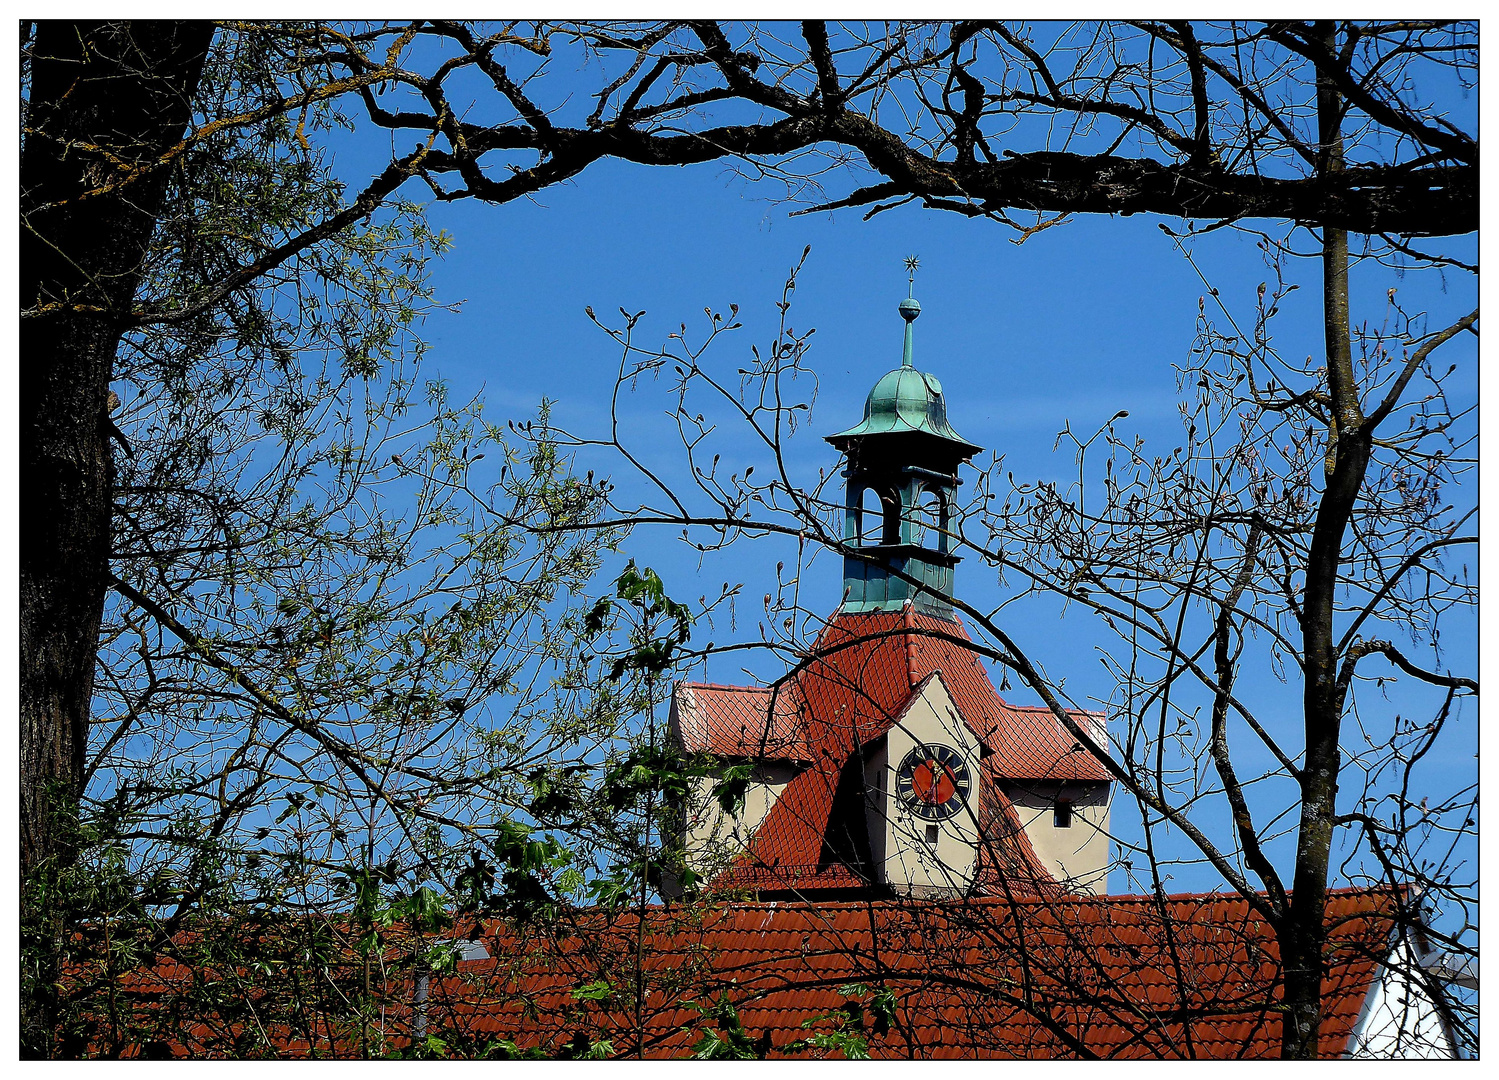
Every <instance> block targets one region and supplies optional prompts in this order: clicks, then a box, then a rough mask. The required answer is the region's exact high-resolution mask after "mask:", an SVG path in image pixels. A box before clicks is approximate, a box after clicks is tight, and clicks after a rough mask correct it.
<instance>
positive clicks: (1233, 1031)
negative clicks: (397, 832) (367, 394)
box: [121, 889, 1397, 1058]
mask: <svg viewBox="0 0 1499 1080" xmlns="http://www.w3.org/2000/svg"><path fill="white" fill-rule="evenodd" d="M1396 903H1397V894H1396V893H1395V892H1394V891H1392V890H1388V889H1366V890H1353V889H1348V890H1334V891H1333V892H1332V893H1330V894H1329V898H1328V906H1327V916H1326V918H1327V927H1328V931H1329V946H1328V954H1327V975H1326V978H1325V979H1324V982H1323V1007H1324V1016H1325V1020H1324V1024H1323V1031H1322V1040H1321V1053H1322V1055H1323V1056H1324V1057H1335V1056H1338V1055H1340V1054H1342V1053H1343V1052H1344V1050H1345V1049H1346V1048H1347V1044H1348V1039H1349V1035H1350V1032H1351V1031H1352V1030H1353V1026H1354V1024H1355V1021H1356V1019H1357V1017H1358V1016H1359V1013H1360V1010H1361V1007H1362V1005H1363V1002H1364V998H1365V995H1366V993H1367V992H1368V990H1369V987H1370V983H1371V981H1372V979H1373V978H1374V976H1375V974H1376V972H1377V969H1378V964H1379V961H1380V959H1381V957H1382V956H1383V955H1384V952H1385V949H1386V947H1387V944H1388V942H1389V940H1390V934H1391V929H1392V925H1393V918H1394V909H1395V906H1396ZM1163 906H1164V918H1163V911H1162V906H1161V905H1158V902H1157V901H1156V900H1154V899H1151V898H1141V897H1099V898H1086V897H1067V898H1053V899H1031V900H1017V901H1008V900H1002V899H985V900H977V901H969V902H964V903H955V902H948V903H937V902H916V901H893V900H887V901H871V902H840V903H827V902H824V903H819V904H807V903H792V904H775V903H768V904H767V903H761V904H732V905H724V906H721V907H716V908H710V909H707V910H695V909H691V908H675V909H671V910H667V909H662V908H652V909H649V910H648V911H647V914H646V917H645V921H644V925H643V926H642V925H641V924H640V923H638V922H637V920H636V918H635V917H634V916H633V915H622V916H617V917H615V918H613V919H607V918H604V917H603V916H601V915H600V914H599V913H597V912H579V913H577V918H576V920H575V921H574V922H573V926H574V927H575V932H573V933H571V934H569V935H567V936H563V937H560V938H559V937H553V936H548V935H545V934H539V933H538V934H533V935H530V936H518V935H517V934H516V933H515V932H514V931H512V930H509V929H505V928H502V927H499V926H487V927H485V928H483V930H482V931H480V930H478V929H477V928H470V933H475V934H476V936H479V937H481V938H482V939H483V940H484V941H485V942H486V946H487V948H488V950H489V952H490V954H491V956H492V957H493V959H489V960H480V961H476V962H472V963H465V964H461V965H460V970H459V972H458V974H456V975H449V976H445V977H442V978H440V979H436V978H435V979H434V980H433V984H432V986H431V994H430V999H429V1001H428V1004H427V1024H428V1030H429V1031H432V1032H438V1031H441V1032H443V1033H444V1035H443V1037H444V1038H449V1039H453V1038H454V1036H455V1035H456V1040H455V1041H454V1044H455V1045H459V1044H464V1045H473V1043H469V1042H466V1040H479V1041H480V1042H481V1043H482V1041H483V1040H485V1039H511V1040H514V1042H515V1043H516V1044H518V1045H519V1046H520V1047H523V1048H537V1049H540V1050H543V1051H548V1052H553V1053H554V1052H556V1051H557V1050H558V1049H559V1048H560V1047H561V1046H562V1045H563V1044H564V1043H566V1042H568V1041H569V1040H571V1039H573V1038H574V1037H576V1036H577V1035H578V1034H579V1033H580V1032H581V1033H582V1034H583V1035H584V1036H585V1037H586V1038H587V1039H589V1040H591V1041H594V1042H597V1041H599V1040H604V1039H607V1040H609V1041H610V1042H611V1044H612V1047H613V1050H614V1052H615V1053H616V1054H619V1055H624V1056H634V1053H635V1052H636V1048H637V1046H638V1047H639V1050H640V1052H641V1053H643V1055H644V1056H647V1057H655V1058H669V1057H685V1056H689V1055H690V1054H691V1052H692V1048H693V1046H694V1045H695V1044H696V1043H697V1042H698V1040H699V1039H700V1038H701V1037H702V1033H703V1032H704V1031H705V1030H707V1029H708V1028H710V1027H713V1026H714V1021H712V1020H711V1019H705V1018H704V1016H703V1015H702V1013H701V1012H699V1011H696V1010H694V1009H692V1008H691V1007H690V1004H691V1003H693V1002H696V1003H699V1004H707V1003H711V1002H713V1001H716V1000H718V998H719V996H720V995H727V998H728V1000H729V1001H730V1002H731V1003H733V1005H734V1006H735V1007H736V1009H737V1011H738V1016H739V1019H740V1021H741V1023H742V1024H743V1025H744V1027H745V1029H747V1031H748V1033H749V1035H750V1037H751V1038H753V1039H768V1047H769V1052H770V1055H771V1056H772V1057H774V1056H778V1054H777V1049H776V1048H784V1047H786V1046H787V1045H788V1044H789V1043H791V1042H792V1041H793V1040H796V1039H800V1038H803V1037H805V1036H806V1035H807V1034H808V1033H809V1032H816V1031H819V1030H823V1029H824V1028H827V1027H828V1026H829V1024H830V1022H829V1021H826V1020H824V1019H819V1018H820V1017H825V1016H826V1014H829V1013H835V1012H836V1011H837V1010H838V1008H839V1007H840V1006H842V1005H843V1004H844V1002H845V1001H846V1000H847V997H846V995H845V993H844V992H843V991H842V989H841V988H842V987H845V986H847V985H848V984H851V983H862V984H863V985H865V986H867V987H883V988H885V989H887V990H888V991H889V992H890V993H891V995H892V996H893V998H894V1001H895V1007H896V1015H895V1023H894V1025H893V1026H892V1027H891V1029H890V1030H889V1031H888V1032H887V1033H886V1034H884V1035H878V1036H877V1035H870V1043H869V1052H870V1054H871V1055H872V1056H874V1057H877V1058H880V1057H883V1058H904V1057H913V1056H914V1057H920V1058H941V1057H964V1058H968V1057H973V1058H1016V1057H1028V1058H1050V1057H1105V1058H1110V1057H1118V1058H1187V1057H1205V1058H1246V1057H1247V1058H1253V1057H1274V1056H1277V1055H1278V1053H1279V1040H1280V1019H1279V1016H1278V1015H1277V1013H1276V1012H1275V1011H1274V1001H1275V999H1276V997H1277V996H1278V993H1279V990H1278V984H1279V960H1278V950H1277V948H1276V944H1275V941H1274V938H1273V935H1271V934H1270V932H1269V930H1268V928H1267V927H1266V926H1265V925H1264V924H1263V923H1262V922H1261V921H1260V920H1259V918H1258V917H1257V916H1256V915H1255V914H1254V913H1253V911H1252V910H1251V908H1250V905H1249V904H1248V903H1247V902H1246V901H1245V900H1244V899H1242V898H1239V897H1233V896H1225V895H1207V896H1200V895H1199V896H1175V897H1168V898H1165V900H1164V904H1163ZM1168 941H1169V945H1168ZM637 945H638V946H639V947H640V948H642V950H643V955H644V965H643V968H642V969H641V976H640V977H641V981H642V984H643V985H644V987H645V988H646V993H645V997H644V1004H643V1007H642V1010H641V1014H640V1016H641V1020H642V1024H643V1036H644V1038H643V1041H637V1031H638V1030H639V1029H637V1027H636V1013H635V1010H634V1008H633V1005H632V1004H631V1001H632V1000H633V999H632V996H631V995H632V991H631V988H632V987H633V986H634V985H635V979H636V974H635V971H636V969H635V965H634V957H635V955H636V949H637ZM189 976H190V973H189V972H188V971H187V969H185V968H181V967H180V966H173V965H171V964H162V965H158V967H157V968H156V969H155V970H154V971H152V972H150V973H145V972H141V973H133V974H131V975H128V976H126V977H125V979H124V980H123V981H122V984H121V990H122V991H123V992H124V993H125V994H127V995H135V996H140V995H142V994H143V993H145V992H147V991H151V990H154V991H156V992H158V993H159V992H160V991H162V990H164V989H167V988H168V987H170V986H171V985H172V984H173V983H174V982H175V981H181V980H184V979H186V978H188V977H189ZM600 979H604V980H607V981H608V982H609V983H611V984H612V985H613V986H615V987H617V988H618V989H617V990H616V994H617V995H618V996H617V998H616V999H615V1000H614V1001H612V1002H611V1001H607V1000H606V1001H587V1000H580V999H579V997H578V996H577V995H576V994H575V993H574V991H575V990H576V989H577V988H578V987H580V986H585V985H590V984H594V985H597V984H598V981H599V980H600ZM409 992H410V986H409V985H407V986H405V988H404V989H403V988H401V987H397V988H396V990H395V992H394V993H393V994H392V997H391V1001H390V1004H389V1006H388V1007H387V1009H386V1011H385V1013H384V1015H385V1017H386V1019H387V1031H388V1033H389V1034H392V1035H395V1036H396V1040H395V1041H396V1042H397V1043H399V1042H401V1041H402V1036H401V1035H400V1033H401V1032H403V1031H407V1030H409V1024H410V1022H411V1018H412V1016H413V1015H414V1012H413V1008H412V1006H411V1005H410V1004H409V1001H410V998H409V996H407V997H405V998H404V999H403V996H402V995H403V994H407V995H409ZM403 1001H404V1003H403ZM242 1023H245V1024H248V1023H250V1021H249V1020H248V1019H245V1020H243V1021H242ZM804 1023H808V1024H809V1027H806V1028H804V1027H803V1026H802V1025H803V1024H804ZM221 1028H222V1029H224V1030H220V1029H221ZM233 1034H234V1032H232V1031H230V1030H228V1025H223V1024H221V1023H220V1022H219V1021H218V1020H217V1019H216V1018H213V1017H202V1018H200V1019H198V1020H196V1021H194V1023H193V1025H192V1026H191V1032H190V1033H186V1034H185V1035H184V1038H185V1039H187V1041H189V1042H191V1043H193V1045H186V1046H181V1045H179V1046H178V1047H177V1050H178V1051H179V1052H180V1051H184V1050H185V1051H186V1052H187V1053H190V1054H194V1055H203V1054H212V1053H214V1046H215V1045H216V1044H217V1040H218V1039H220V1038H228V1037H231V1036H232V1035H233ZM272 1038H273V1040H283V1041H282V1042H281V1045H283V1046H285V1045H288V1042H286V1041H284V1040H286V1039H287V1036H286V1035H285V1033H284V1032H282V1033H280V1034H278V1033H276V1032H274V1031H273V1032H272ZM220 1045H222V1044H220ZM337 1050H338V1048H337V1047H322V1048H319V1053H320V1054H326V1053H328V1052H329V1051H333V1052H335V1053H336V1052H337ZM350 1056H352V1054H351V1055H350Z"/></svg>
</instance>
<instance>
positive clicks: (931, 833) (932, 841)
mask: <svg viewBox="0 0 1499 1080" xmlns="http://www.w3.org/2000/svg"><path fill="white" fill-rule="evenodd" d="M926 843H927V847H936V846H937V823H936V822H935V821H929V822H927V826H926Z"/></svg>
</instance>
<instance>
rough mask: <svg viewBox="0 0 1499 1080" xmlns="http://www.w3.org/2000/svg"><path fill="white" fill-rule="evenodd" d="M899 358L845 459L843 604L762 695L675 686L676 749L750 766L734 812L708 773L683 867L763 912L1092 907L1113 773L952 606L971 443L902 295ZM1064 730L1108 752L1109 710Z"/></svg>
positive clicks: (1102, 884) (689, 822)
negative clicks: (984, 900) (1031, 703)
mask: <svg viewBox="0 0 1499 1080" xmlns="http://www.w3.org/2000/svg"><path fill="white" fill-rule="evenodd" d="M899 312H900V315H901V317H902V319H904V320H905V341H904V348H903V353H902V359H901V365H900V366H899V367H897V368H895V369H894V370H892V371H890V372H888V373H887V374H885V375H884V376H882V377H881V378H880V379H879V380H878V382H876V383H875V386H874V388H873V389H872V390H871V391H870V393H869V396H868V399H867V400H866V402H865V405H864V416H863V419H862V420H861V421H860V422H859V423H858V424H856V425H855V426H854V427H852V428H849V429H848V430H846V431H842V432H839V433H838V434H836V435H832V436H829V437H828V442H830V443H832V444H833V446H834V447H836V448H837V449H838V450H840V451H841V452H842V453H843V455H844V460H845V469H844V471H843V477H844V479H845V481H846V487H845V504H844V505H845V512H844V533H843V535H844V539H845V542H846V547H847V549H848V553H847V554H846V556H845V558H844V567H843V599H842V603H841V604H840V606H839V607H838V609H837V611H836V612H835V613H834V614H833V616H832V618H831V619H830V620H829V621H828V623H827V625H826V626H825V627H824V629H823V631H822V634H821V636H820V637H819V639H818V641H817V643H816V645H815V647H814V648H813V650H812V652H811V655H810V658H809V659H808V660H807V661H806V662H804V663H803V664H801V665H799V666H798V667H797V668H796V669H795V670H794V671H792V672H790V673H789V674H788V676H787V677H786V678H785V679H783V680H781V681H779V682H778V683H777V684H776V685H774V686H771V687H746V686H719V685H714V684H708V683H680V684H678V685H677V687H676V688H675V692H674V694H673V699H672V708H671V729H672V732H673V735H674V737H675V738H676V739H677V740H678V742H679V744H680V746H681V747H682V749H683V750H684V751H686V752H688V753H702V754H708V755H711V756H713V757H716V758H718V759H720V760H721V761H723V762H724V764H725V765H726V766H727V765H736V764H744V765H749V766H750V767H751V780H750V786H749V791H748V793H747V797H746V799H745V803H744V806H743V808H742V809H741V810H740V812H739V813H738V814H736V815H728V814H726V813H724V812H723V811H722V809H721V808H719V807H718V805H717V804H716V803H715V802H714V800H712V799H711V798H709V797H708V793H709V790H710V789H711V787H712V786H713V781H712V780H711V779H705V780H703V781H701V782H700V790H699V791H698V793H697V794H698V798H696V799H694V800H692V803H691V805H690V806H688V807H684V808H683V811H684V812H683V814H682V818H681V823H682V824H681V842H682V844H683V846H684V848H685V851H686V853H687V856H688V860H689V863H690V864H691V865H692V866H693V868H694V870H696V871H698V872H702V871H705V870H707V871H717V876H716V878H715V884H717V885H719V886H724V887H731V888H743V889H747V890H750V891H752V892H754V893H757V894H758V895H759V896H760V897H761V898H762V899H775V898H779V897H787V898H790V897H802V898H807V897H811V898H817V897H823V898H836V897H852V896H856V895H872V896H880V895H908V896H918V897H930V898H938V897H948V896H985V895H1016V894H1018V895H1037V894H1064V893H1076V894H1101V893H1104V892H1106V891H1107V884H1108V863H1109V857H1110V851H1109V838H1108V828H1109V794H1110V776H1109V773H1108V770H1107V769H1106V768H1105V767H1104V765H1103V764H1102V763H1100V762H1099V761H1097V760H1096V759H1095V758H1093V757H1092V756H1091V755H1090V754H1088V753H1087V752H1086V751H1085V750H1084V749H1083V748H1082V747H1081V746H1080V745H1079V744H1078V743H1077V741H1076V740H1075V739H1074V738H1073V737H1072V736H1071V735H1069V734H1068V733H1067V731H1066V730H1065V729H1064V728H1063V727H1062V725H1061V723H1060V722H1059V721H1058V720H1057V718H1056V717H1055V716H1053V715H1052V713H1051V712H1050V711H1049V710H1048V709H1044V708H1038V707H1025V706H1014V705H1010V704H1009V703H1007V702H1005V701H1004V699H1002V698H1001V697H1000V696H999V694H998V693H997V692H996V691H995V689H994V685H993V683H992V682H991V681H990V679H989V675H988V673H987V671H986V670H985V668H984V665H983V663H982V661H981V659H980V656H979V654H978V653H977V652H976V651H975V648H974V645H973V642H972V640H971V639H970V638H969V636H968V633H967V631H966V629H965V628H964V626H963V624H962V622H961V621H960V620H959V619H958V617H957V616H956V615H955V613H954V611H953V606H952V597H953V595H954V593H953V586H954V571H955V569H956V567H957V564H958V563H959V561H960V558H959V556H958V555H957V554H956V551H955V550H954V548H955V545H954V544H953V543H952V538H953V507H954V503H955V500H956V495H957V490H958V487H959V485H961V483H962V478H961V477H960V475H959V471H960V468H961V467H962V466H963V465H964V464H966V463H968V462H969V461H970V460H971V459H972V458H973V457H974V455H976V454H978V453H980V452H981V449H982V448H981V447H979V446H977V445H975V444H973V443H970V442H968V441H966V440H965V439H963V438H962V437H961V436H960V435H958V433H957V432H956V431H954V430H953V428H952V426H951V424H950V423H949V422H948V419H947V403H946V399H945V398H944V396H943V390H942V384H941V383H940V382H939V381H938V380H937V378H936V376H934V375H931V374H929V373H927V372H923V371H920V370H918V369H917V367H916V366H915V360H914V354H915V347H914V324H915V321H916V318H917V317H918V316H919V315H920V314H921V305H920V304H918V303H917V302H916V301H915V300H914V299H912V298H909V297H908V298H907V299H905V300H903V301H902V302H901V304H900V307H899ZM1073 718H1074V719H1075V720H1076V721H1077V722H1079V723H1081V724H1084V725H1087V726H1089V727H1091V728H1092V729H1093V731H1094V732H1095V737H1096V739H1097V741H1098V742H1099V743H1101V744H1104V745H1107V741H1106V735H1105V721H1104V717H1103V716H1102V715H1101V714H1098V713H1091V712H1082V711H1079V712H1076V713H1074V714H1073Z"/></svg>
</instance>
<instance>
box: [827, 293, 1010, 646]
mask: <svg viewBox="0 0 1499 1080" xmlns="http://www.w3.org/2000/svg"><path fill="white" fill-rule="evenodd" d="M914 269H915V268H914V266H913V267H912V270H913V271H914ZM899 310H900V315H901V318H903V319H904V320H905V322H906V326H905V331H906V338H905V349H904V354H903V356H902V358H901V366H900V367H898V368H896V369H894V370H893V371H890V372H888V373H886V374H885V375H884V376H882V377H881V378H880V380H879V382H877V383H875V384H874V389H873V390H871V391H870V392H869V398H868V400H867V401H865V403H864V419H863V421H861V422H860V423H859V424H857V425H856V426H854V427H852V428H849V429H848V430H847V431H843V432H839V433H838V434H837V435H829V436H828V437H827V441H828V442H830V443H832V444H833V445H834V446H835V447H837V448H838V449H839V450H841V451H842V452H843V453H844V455H845V457H846V458H847V467H846V468H845V470H844V472H843V476H844V477H845V478H846V480H847V487H846V489H845V498H844V524H843V539H844V542H845V543H846V544H847V545H849V546H850V547H851V548H854V549H855V550H854V551H852V552H850V553H849V554H847V555H845V556H844V560H843V609H842V610H844V611H848V612H866V611H899V610H900V609H901V608H902V607H903V606H904V605H905V603H906V601H908V600H909V601H911V602H912V604H913V606H914V607H915V608H916V609H917V610H919V611H924V612H927V613H928V614H932V615H937V616H940V617H942V618H951V617H952V595H953V592H952V589H953V569H954V567H956V566H957V564H958V561H959V560H958V556H957V555H955V554H953V548H954V546H955V545H954V543H953V539H954V538H953V534H952V522H953V500H954V498H955V496H956V494H957V489H958V485H959V484H961V483H962V481H961V480H959V479H958V466H959V465H961V464H963V463H964V462H966V461H968V460H969V459H970V458H972V457H973V456H974V455H975V454H977V453H980V452H981V450H982V449H983V448H982V447H979V446H975V445H974V444H973V443H970V442H967V441H965V440H964V439H963V438H962V437H961V436H960V435H959V434H958V433H957V432H956V431H954V430H953V429H952V427H951V426H950V425H949V424H948V422H947V402H946V400H945V399H944V398H943V396H942V384H941V383H940V382H938V381H937V377H936V376H935V375H929V374H927V373H926V372H924V371H917V370H916V366H915V362H914V351H915V350H914V342H913V337H914V330H915V322H916V318H917V316H919V315H920V314H921V305H920V304H918V303H917V302H916V301H915V300H914V299H913V298H912V297H910V296H909V295H908V296H907V297H906V299H904V300H902V301H901V302H900V308H899Z"/></svg>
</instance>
